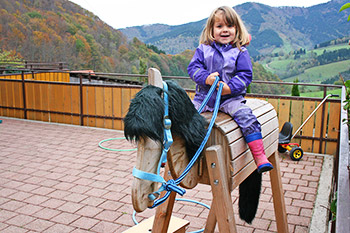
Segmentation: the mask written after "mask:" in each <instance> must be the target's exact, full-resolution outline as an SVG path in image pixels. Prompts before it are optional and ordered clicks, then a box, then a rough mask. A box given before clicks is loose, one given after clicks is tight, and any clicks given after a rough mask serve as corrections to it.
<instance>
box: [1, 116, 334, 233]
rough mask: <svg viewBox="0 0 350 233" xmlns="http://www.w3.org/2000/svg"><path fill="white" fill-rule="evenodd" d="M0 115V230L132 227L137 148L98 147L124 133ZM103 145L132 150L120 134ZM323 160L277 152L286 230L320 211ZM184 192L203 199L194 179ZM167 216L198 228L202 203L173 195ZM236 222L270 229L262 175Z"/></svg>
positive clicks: (206, 189) (206, 197)
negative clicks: (253, 212)
mask: <svg viewBox="0 0 350 233" xmlns="http://www.w3.org/2000/svg"><path fill="white" fill-rule="evenodd" d="M0 119H1V120H2V123H1V124H0V231H1V232H2V233H5V232H16V233H20V232H55V233H57V232H59V233H63V232H75V233H77V232H123V231H124V230H126V229H128V228H130V227H132V226H134V225H135V223H134V222H133V220H132V213H133V208H132V204H131V185H132V180H133V177H132V174H131V172H132V168H133V167H134V166H135V164H136V161H135V159H136V151H109V150H104V149H101V148H100V147H99V146H98V144H99V142H100V141H102V140H104V139H109V138H119V137H123V132H122V131H115V130H106V129H99V128H89V127H80V126H71V125H63V124H52V123H44V122H37V121H27V120H20V119H15V118H5V117H0ZM103 146H105V147H108V148H114V149H133V148H135V145H133V144H131V143H129V142H127V141H126V140H125V139H118V140H111V141H108V142H105V143H104V144H103ZM325 158H328V157H327V156H324V155H314V154H307V153H305V154H304V157H303V159H302V160H301V161H299V162H295V161H292V160H291V159H290V158H289V156H288V154H280V161H281V176H282V182H283V189H284V194H285V203H286V209H287V214H288V223H289V230H290V232H297V233H301V232H309V230H312V229H310V228H311V227H310V226H311V225H312V224H310V223H311V221H312V216H313V213H314V210H316V209H318V210H319V209H321V211H322V209H325V208H324V207H322V206H321V205H320V204H316V205H315V203H317V201H316V199H317V197H319V196H321V197H323V199H324V197H326V200H327V195H328V197H329V193H328V194H327V190H326V191H325V192H323V191H322V192H321V193H319V194H318V187H319V180H320V177H321V174H322V172H323V170H322V168H323V167H325V166H324V161H325ZM330 161H332V160H330ZM330 169H332V168H330ZM330 174H332V173H330ZM327 187H328V186H327ZM326 189H327V188H326ZM328 191H329V190H328ZM183 198H186V199H191V200H195V201H198V202H202V203H205V204H207V205H210V203H211V198H212V196H211V192H210V186H207V185H198V186H197V187H196V188H194V189H192V190H187V193H186V194H185V195H184V197H183ZM232 201H233V205H234V209H235V213H237V212H238V211H237V203H238V190H237V189H236V190H234V191H233V192H232ZM314 207H316V208H314ZM154 211H155V210H146V211H144V212H142V213H139V214H137V215H136V219H137V221H139V222H140V221H142V220H143V219H145V218H148V217H150V216H152V215H154ZM324 211H325V216H327V211H326V209H325V210H324ZM174 215H175V216H177V217H180V218H184V219H187V220H189V221H190V225H189V227H188V229H187V231H195V230H199V229H201V228H203V227H204V226H205V221H206V217H207V215H208V209H206V208H205V207H203V206H201V205H197V204H194V203H188V202H183V201H177V202H176V203H175V207H174ZM236 223H237V228H238V232H240V233H245V232H247V233H248V232H249V233H252V232H254V233H259V232H276V231H277V229H276V222H275V214H274V211H273V203H272V196H271V187H270V179H269V174H268V173H267V174H264V175H263V187H262V192H261V197H260V204H259V209H258V212H257V216H256V218H255V220H254V221H253V223H252V225H248V224H246V223H243V222H242V221H241V220H240V219H239V217H238V215H237V216H236ZM316 225H317V222H316Z"/></svg>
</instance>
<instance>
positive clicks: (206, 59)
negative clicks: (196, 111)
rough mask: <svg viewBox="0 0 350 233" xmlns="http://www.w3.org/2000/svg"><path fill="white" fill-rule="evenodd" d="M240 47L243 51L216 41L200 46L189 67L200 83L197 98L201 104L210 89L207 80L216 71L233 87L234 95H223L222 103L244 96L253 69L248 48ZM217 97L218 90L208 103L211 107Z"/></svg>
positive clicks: (222, 79)
mask: <svg viewBox="0 0 350 233" xmlns="http://www.w3.org/2000/svg"><path fill="white" fill-rule="evenodd" d="M241 49H242V51H240V50H239V49H238V48H236V47H232V45H220V44H217V43H212V44H211V45H204V44H200V45H199V46H198V48H197V49H196V52H195V54H194V56H193V58H192V60H191V62H190V64H189V65H188V68H187V71H188V74H189V75H190V77H191V79H192V80H193V81H195V82H196V84H197V85H196V94H195V97H194V101H197V102H200V103H201V102H202V101H203V100H204V98H205V96H206V94H207V93H208V91H209V89H210V86H209V85H206V84H205V79H206V78H207V77H208V76H209V74H211V73H214V72H219V74H220V76H219V77H220V80H221V81H224V82H225V83H227V84H228V86H229V87H230V88H231V94H230V95H224V96H222V97H221V103H223V102H224V101H225V100H227V99H230V98H234V97H238V96H240V97H242V96H245V94H246V88H247V87H248V85H249V84H250V83H251V81H252V76H253V68H252V63H251V60H250V56H249V53H248V50H247V49H246V48H245V47H242V48H241ZM215 98H216V91H215V92H214V94H213V96H212V97H211V98H210V100H209V102H208V106H209V107H213V106H214V104H215ZM234 99H235V98H234Z"/></svg>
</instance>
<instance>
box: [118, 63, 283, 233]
mask: <svg viewBox="0 0 350 233" xmlns="http://www.w3.org/2000/svg"><path fill="white" fill-rule="evenodd" d="M148 74H149V81H148V83H149V84H151V85H149V86H147V87H145V88H143V89H142V90H141V91H140V92H139V93H137V94H136V96H135V98H134V99H133V100H132V102H131V104H130V108H129V112H128V114H127V115H126V117H125V119H124V123H125V127H124V134H125V136H126V138H127V139H128V140H135V141H137V142H138V150H137V162H136V167H135V169H134V171H133V174H134V176H135V179H134V182H133V185H132V203H133V207H134V209H135V211H136V212H142V211H144V210H145V209H146V208H148V207H152V208H153V207H154V206H155V203H157V202H161V203H162V204H161V205H159V206H158V207H157V210H156V214H155V217H154V221H153V226H152V227H151V226H150V227H149V228H150V229H148V228H147V229H145V227H144V226H143V228H144V229H142V228H140V227H139V229H137V230H136V231H135V232H140V230H144V232H150V231H152V232H157V233H158V232H162V233H163V232H168V230H170V229H169V222H170V220H171V219H172V218H173V217H171V214H172V209H173V205H174V201H175V196H176V192H177V193H180V194H181V190H182V188H177V187H176V185H174V183H176V182H177V181H178V180H180V181H179V185H180V186H181V187H183V188H187V189H191V188H194V187H195V186H196V185H197V184H198V183H202V184H208V185H211V189H212V194H213V200H212V204H211V208H210V211H209V215H208V218H207V223H206V226H205V232H214V230H215V226H216V223H218V227H219V230H220V232H237V231H236V225H235V219H234V213H233V206H232V199H231V192H232V190H233V189H235V188H236V187H237V186H239V191H240V197H239V198H240V199H239V214H240V217H241V218H242V219H243V220H244V221H246V222H248V223H250V222H251V221H252V220H253V219H254V217H255V213H256V210H257V207H258V201H259V195H260V187H261V174H259V173H257V172H256V165H255V163H254V160H253V157H252V155H251V152H250V150H249V148H248V146H247V144H246V142H245V140H244V138H243V136H242V134H241V131H240V129H239V128H238V126H237V124H236V123H235V122H234V120H233V119H232V118H231V117H230V116H229V115H226V114H224V113H220V112H219V113H218V115H217V117H216V120H215V123H214V122H211V123H209V126H208V123H207V121H210V119H211V118H212V115H213V113H208V112H206V113H203V114H201V115H200V114H199V113H198V112H197V110H196V109H195V108H194V106H193V104H192V102H191V100H190V98H189V97H188V96H187V94H186V92H185V91H184V90H183V89H182V88H180V87H179V86H178V85H176V84H175V83H173V82H166V83H165V84H164V82H163V81H162V77H161V74H160V72H159V71H158V70H156V69H153V68H151V69H149V71H148ZM163 85H164V86H167V88H168V90H166V89H165V90H163ZM179 96H181V99H179V98H180V97H179ZM166 99H168V100H166ZM164 101H169V106H168V107H167V106H164V104H163V102H164ZM247 105H248V106H249V107H250V108H251V109H252V110H253V113H254V114H255V115H256V117H257V118H258V120H259V122H260V124H261V126H262V135H263V142H264V147H265V153H266V156H267V157H268V158H269V160H270V162H271V163H272V165H273V166H274V169H273V170H271V171H270V177H271V187H272V195H273V202H274V209H275V213H276V221H277V231H278V232H288V224H287V215H286V210H285V204H284V196H283V190H282V182H281V176H280V168H279V160H278V153H277V147H278V135H279V130H278V120H277V115H276V112H275V110H274V108H273V106H272V105H271V104H269V103H267V102H266V101H263V100H258V99H248V100H247ZM181 107H183V108H185V109H181ZM157 109H158V110H159V111H160V113H156V112H155V111H157ZM164 114H165V115H164ZM214 114H215V113H214ZM168 120H170V121H171V123H169V122H170V121H169V122H168ZM167 122H168V123H167ZM211 124H212V125H211ZM210 127H212V131H211V134H210V137H209V138H206V139H208V140H207V142H206V145H205V148H204V149H203V153H202V156H199V158H198V159H197V160H196V161H195V162H194V163H193V165H191V169H190V170H187V168H188V164H189V163H190V164H191V163H192V162H193V159H192V157H193V156H196V154H198V152H196V151H197V149H198V148H200V147H201V143H202V140H203V139H204V138H205V137H206V133H207V129H206V128H208V131H209V128H210ZM170 132H171V135H172V141H173V142H172V145H171V146H170V147H169V148H168V146H167V142H168V139H167V138H166V135H167V134H168V133H170ZM170 144H171V142H170ZM164 154H165V156H164ZM164 157H166V158H164ZM165 159H166V168H165V172H164V179H163V178H162V179H159V167H160V164H162V163H163V162H165ZM183 172H186V175H185V176H184V175H183ZM140 173H141V175H140ZM144 174H146V176H147V178H144V176H143V175H144ZM153 174H154V175H153ZM155 180H157V182H161V183H162V185H161V186H159V183H157V182H155ZM168 180H170V181H172V182H170V184H169V183H168V182H167V181H168ZM174 180H175V181H174ZM159 194H161V196H160V197H158V195H159ZM164 196H165V197H164ZM160 199H161V200H160ZM144 222H145V221H144ZM148 224H150V223H148ZM139 225H140V224H139ZM139 225H136V226H135V228H136V227H137V226H139ZM187 225H188V222H186V221H185V222H184V224H183V225H182V226H181V227H179V228H178V229H175V230H172V232H185V226H187ZM132 229H133V228H130V229H129V230H128V231H127V232H134V231H132ZM141 232H142V231H141Z"/></svg>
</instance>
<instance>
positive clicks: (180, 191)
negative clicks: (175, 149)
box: [150, 78, 223, 208]
mask: <svg viewBox="0 0 350 233" xmlns="http://www.w3.org/2000/svg"><path fill="white" fill-rule="evenodd" d="M215 81H216V82H215V83H217V82H218V78H217V79H216V80H215ZM213 86H215V87H216V85H213ZM222 88H223V84H222V83H220V85H219V89H218V93H217V96H216V100H215V107H214V112H213V116H212V119H211V121H210V124H209V127H208V130H207V134H206V135H205V138H204V140H203V141H202V143H201V145H200V147H199V148H198V150H197V152H196V154H195V155H194V156H193V158H192V159H191V161H190V162H189V163H188V164H187V166H186V168H185V170H184V171H183V172H182V174H181V176H180V177H179V178H177V179H176V180H175V181H174V180H172V179H171V180H169V181H167V182H166V183H165V184H164V183H163V184H162V187H161V189H164V186H165V190H167V192H166V194H165V195H164V196H163V197H161V198H160V199H158V200H156V201H154V203H153V205H152V206H151V207H150V208H154V207H156V206H158V205H160V204H162V203H163V202H164V201H165V200H166V199H167V198H168V197H169V195H170V193H171V191H175V192H176V193H178V194H180V195H181V196H182V195H183V194H185V193H186V190H184V189H183V188H180V187H176V188H175V187H174V183H175V184H176V185H178V184H180V183H181V181H182V180H183V179H184V178H185V177H186V175H187V174H188V172H189V171H190V170H191V168H192V167H193V165H194V163H195V162H196V160H197V159H198V157H199V155H200V154H201V152H202V150H203V149H204V146H205V144H206V143H207V141H208V139H209V136H210V133H211V130H212V128H213V126H214V123H215V120H216V116H217V114H218V111H219V105H220V99H221V92H222Z"/></svg>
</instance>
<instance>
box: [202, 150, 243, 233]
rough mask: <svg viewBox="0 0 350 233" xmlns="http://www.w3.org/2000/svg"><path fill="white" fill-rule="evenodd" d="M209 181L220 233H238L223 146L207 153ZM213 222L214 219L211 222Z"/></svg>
mask: <svg viewBox="0 0 350 233" xmlns="http://www.w3.org/2000/svg"><path fill="white" fill-rule="evenodd" d="M205 158H206V161H207V167H208V173H209V180H210V185H211V189H212V192H213V200H214V201H213V204H214V206H213V207H214V210H215V215H216V220H217V221H218V226H219V231H220V232H227V233H236V232H237V230H236V223H235V216H234V213H233V205H232V199H231V192H230V187H229V185H228V177H227V172H226V165H225V156H224V154H223V149H222V146H220V145H214V146H211V147H209V148H207V150H206V153H205ZM210 221H212V217H211V220H210Z"/></svg>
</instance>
